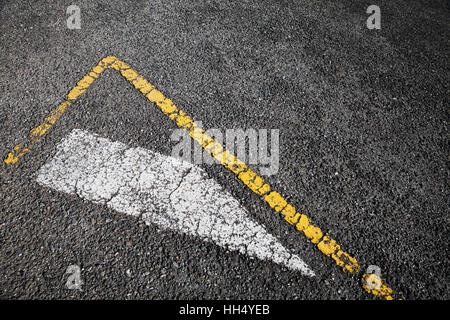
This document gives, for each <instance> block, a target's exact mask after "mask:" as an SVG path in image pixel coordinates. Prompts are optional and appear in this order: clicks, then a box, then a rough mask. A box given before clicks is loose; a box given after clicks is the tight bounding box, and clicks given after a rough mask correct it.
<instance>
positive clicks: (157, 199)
mask: <svg viewBox="0 0 450 320" xmlns="http://www.w3.org/2000/svg"><path fill="white" fill-rule="evenodd" d="M36 181H37V182H38V183H39V184H41V185H43V186H47V187H50V188H52V189H55V190H58V191H62V192H66V193H71V194H77V195H79V196H80V197H81V198H84V199H87V200H90V201H93V202H96V203H101V204H106V205H107V206H108V207H110V208H112V209H114V210H116V211H119V212H122V213H126V214H129V215H133V216H138V217H141V218H142V219H143V220H144V221H145V223H147V224H150V223H154V224H156V225H158V226H160V227H162V228H169V229H172V230H176V231H179V232H183V233H186V234H189V235H193V236H197V237H200V238H202V239H204V240H205V241H210V242H214V243H216V244H218V245H219V246H221V247H224V248H228V249H229V250H233V251H239V252H241V253H243V254H247V255H249V256H254V257H257V258H259V259H261V260H272V261H274V262H276V263H278V264H282V265H285V266H286V267H288V268H289V269H292V270H298V271H301V272H302V273H303V274H305V275H308V276H314V272H313V271H312V270H311V269H310V268H309V267H308V266H307V265H306V264H305V263H304V262H303V261H302V260H301V259H300V258H299V257H298V256H297V255H294V254H291V253H290V252H289V251H288V250H287V249H286V248H284V247H283V246H282V245H281V243H280V242H279V241H278V240H277V239H276V238H275V237H274V236H272V235H271V234H269V233H268V232H267V231H266V230H265V228H264V227H263V226H262V225H260V224H259V223H257V222H256V221H255V220H253V219H252V218H251V217H250V215H249V214H248V212H247V211H246V210H245V209H244V208H243V207H242V206H241V205H240V204H239V202H238V201H237V200H236V199H235V198H233V197H232V196H231V195H230V194H229V193H228V192H226V191H225V190H223V188H222V187H221V186H220V185H219V184H218V183H216V182H215V181H214V180H213V179H210V178H208V176H207V174H206V173H205V171H204V170H203V169H202V168H200V167H198V166H195V165H192V164H190V163H187V162H184V161H181V160H179V159H176V158H173V157H169V156H165V155H162V154H160V153H157V152H152V151H149V150H146V149H143V148H131V147H128V146H126V145H125V144H123V143H119V142H111V141H110V140H108V139H105V138H101V137H99V136H97V135H93V134H90V133H88V132H86V131H82V130H78V129H76V130H73V131H72V132H71V133H70V135H69V136H68V137H66V138H64V139H63V140H62V142H61V143H60V144H59V145H58V146H57V151H56V154H55V156H54V157H53V158H52V159H51V160H50V161H48V162H47V163H46V164H44V165H43V166H42V167H41V168H40V169H39V171H38V177H37V179H36Z"/></svg>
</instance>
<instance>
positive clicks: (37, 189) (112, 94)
mask: <svg viewBox="0 0 450 320" xmlns="http://www.w3.org/2000/svg"><path fill="white" fill-rule="evenodd" d="M71 4H75V5H77V6H78V7H79V8H80V14H81V29H69V28H68V27H67V23H66V20H67V18H68V17H69V14H67V13H66V9H67V7H68V6H69V5H71ZM371 4H376V5H378V6H379V7H380V9H381V29H379V30H377V29H368V28H367V26H366V20H367V19H368V17H369V14H367V13H366V9H367V7H368V6H369V5H371ZM449 9H450V7H449V2H448V1H445V0H442V1H425V0H421V1H412V0H396V1H385V0H377V2H376V3H373V1H366V0H362V1H361V0H354V1H347V0H346V1H318V0H308V1H303V0H302V1H293V0H284V1H282V0H278V1H275V0H274V1H268V0H255V1H250V0H239V1H235V0H232V1H211V0H210V1H198V0H195V1H172V0H169V1H162V0H151V1H148V0H146V1H130V2H125V1H81V0H77V1H1V2H0V21H1V25H0V155H1V156H2V159H5V158H6V157H7V155H8V153H9V152H11V151H12V150H13V147H14V146H16V145H17V144H19V143H20V142H21V141H23V140H24V139H25V138H26V137H27V136H29V135H30V130H31V129H32V128H35V127H37V126H38V125H39V124H40V123H42V121H43V120H44V119H45V118H46V117H47V116H48V114H49V113H50V111H51V110H53V109H55V108H56V107H57V106H58V105H59V104H60V103H61V102H63V101H64V99H65V96H66V94H67V93H68V92H69V90H71V89H72V88H73V87H74V86H75V85H76V83H77V82H78V81H79V80H80V79H81V78H82V77H83V76H84V75H85V74H87V73H88V72H89V71H90V70H91V69H92V68H93V67H95V66H96V65H97V64H98V63H99V61H101V60H102V59H103V58H105V57H107V56H115V57H117V58H118V59H120V60H121V61H124V62H126V63H127V64H128V65H129V66H131V67H132V68H133V69H134V70H136V71H137V72H138V73H139V74H140V75H141V76H142V77H144V78H145V79H146V80H148V82H150V83H151V84H153V85H154V86H156V87H157V88H158V90H160V91H161V92H162V93H163V94H164V96H165V97H167V98H170V99H171V100H172V101H173V102H174V103H175V104H176V106H178V107H179V108H181V109H182V110H183V111H185V112H186V113H188V114H189V115H191V117H192V118H193V119H194V120H195V121H199V122H201V123H202V125H203V127H204V128H205V129H208V128H216V129H219V130H222V131H223V132H225V129H230V128H234V129H237V128H242V129H255V130H261V129H278V130H279V168H278V171H277V172H276V174H272V175H269V176H263V178H264V179H265V181H266V182H267V183H268V184H269V185H270V186H271V188H272V189H273V190H277V191H278V192H279V193H280V194H282V195H283V197H284V198H285V199H286V200H287V201H288V202H289V203H291V204H293V205H295V207H296V208H297V210H298V211H299V212H301V213H304V214H305V215H307V216H308V217H309V218H310V219H311V221H313V222H314V224H315V225H316V226H319V227H320V228H321V230H323V231H324V233H325V232H326V233H328V234H329V236H330V237H332V238H333V239H335V240H336V241H337V243H339V245H340V246H341V247H342V248H343V249H344V250H345V251H346V252H348V253H349V254H350V255H351V256H352V257H355V258H356V259H357V261H358V263H359V265H360V268H361V270H360V271H359V272H354V273H351V272H348V271H347V272H344V271H343V270H342V268H341V267H339V266H338V265H337V264H336V263H335V261H334V260H333V259H331V258H330V257H327V256H326V255H325V254H323V253H322V252H321V251H320V250H319V249H318V246H317V245H316V244H313V243H311V241H310V239H308V238H307V237H306V236H305V234H304V233H303V232H299V231H297V230H296V227H295V226H292V225H290V224H289V223H287V222H286V221H285V220H284V219H283V216H282V215H281V214H280V213H276V212H275V211H274V210H273V209H272V208H271V207H270V206H269V205H268V204H267V202H265V201H264V200H262V199H261V197H259V196H257V195H256V194H255V193H253V192H252V191H251V190H250V189H249V188H247V187H246V186H245V184H243V183H242V182H241V180H239V179H238V177H237V176H236V175H235V174H234V173H232V172H231V171H229V170H227V169H226V168H224V167H223V166H221V165H220V164H215V165H208V164H195V165H193V164H180V163H179V162H177V161H175V160H173V158H171V155H172V150H173V148H174V147H175V145H176V142H174V141H172V140H171V135H172V133H173V130H174V129H177V125H176V123H174V122H173V121H171V120H170V119H169V118H168V117H167V116H166V115H165V114H163V113H162V112H161V111H160V110H159V108H158V107H157V106H156V105H155V104H153V103H151V102H150V101H148V99H146V98H145V97H144V96H143V95H142V94H141V93H140V92H139V91H137V90H136V89H135V88H134V87H133V86H132V85H130V83H129V82H128V81H126V79H124V77H122V75H121V74H120V73H118V72H116V71H114V70H107V71H104V72H103V73H102V74H101V76H99V78H98V79H96V80H95V82H94V83H93V84H92V85H90V86H89V88H88V89H87V90H86V92H84V93H83V94H82V95H80V96H79V97H78V98H77V99H76V101H74V102H73V103H72V105H71V106H70V107H69V108H68V110H67V111H66V112H65V113H64V115H63V116H62V117H61V118H60V119H59V120H58V121H57V122H56V123H55V125H54V126H52V128H51V129H50V130H48V132H47V133H46V134H45V135H43V136H42V138H41V139H40V140H39V141H38V142H36V143H35V144H34V145H33V148H32V149H31V150H30V151H29V152H28V153H26V154H25V155H24V156H23V157H21V158H20V161H18V162H17V163H14V164H6V163H5V162H3V161H2V165H1V167H0V298H2V299H26V298H33V299H35V298H40V299H53V298H57V299H72V298H77V299H106V298H113V299H197V298H199V299H364V300H366V299H382V297H380V296H375V295H373V294H370V293H369V292H367V291H366V290H365V289H364V288H363V285H362V275H363V274H364V273H365V272H366V270H367V268H369V266H370V265H372V266H377V267H378V268H379V271H380V272H381V278H382V279H383V282H384V283H386V285H388V286H389V288H391V289H392V296H393V297H394V298H403V299H449V277H448V274H449V271H450V270H449V222H450V219H449V216H448V208H449V199H450V198H449V143H448V141H449V140H448V138H449V132H448V128H449V126H448V121H449V93H450V92H449V49H450V46H449V42H450V40H449V39H450V37H449V36H450V32H449V27H450V12H449ZM258 132H259V131H258ZM133 161H134V162H133ZM249 166H250V167H251V168H254V169H255V171H257V172H259V171H258V170H259V169H258V167H255V166H253V167H252V165H249ZM143 176H144V178H142V177H143ZM136 177H138V178H136ZM136 179H141V180H142V179H143V180H142V181H144V182H146V183H147V182H148V183H149V184H148V185H143V184H142V183H141V182H140V181H141V180H136ZM108 188H109V189H108ZM108 192H109V193H108ZM227 210H228V211H227ZM211 217H214V218H211ZM211 219H215V220H211ZM230 219H231V220H230ZM233 219H234V220H233ZM230 221H231V222H230ZM241 222H242V223H241ZM240 223H241V224H240ZM190 224H192V226H191V225H190ZM231 224H233V228H234V229H232V231H230V230H229V229H228V227H229V226H230V225H231ZM235 225H238V226H240V227H239V228H240V229H239V228H238V227H235ZM208 228H210V229H208ZM236 230H237V231H236ZM269 240H270V241H269ZM239 241H240V242H239ZM259 246H262V247H259ZM69 266H75V267H71V268H75V269H71V268H69ZM77 267H79V275H80V279H81V281H82V283H81V284H79V286H77V287H76V288H75V289H73V288H72V289H70V288H69V287H70V286H69V287H68V286H67V282H68V280H69V277H73V276H74V275H76V272H75V271H76V268H77ZM68 268H69V270H68ZM73 270H75V271H73ZM66 271H69V272H68V273H66ZM74 283H75V282H74ZM77 288H78V289H77ZM79 289H81V290H79Z"/></svg>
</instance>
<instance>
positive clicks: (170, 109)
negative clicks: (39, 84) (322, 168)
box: [4, 56, 393, 300]
mask: <svg viewBox="0 0 450 320" xmlns="http://www.w3.org/2000/svg"><path fill="white" fill-rule="evenodd" d="M106 69H114V70H117V71H118V72H120V74H121V75H122V76H123V77H124V78H125V79H127V80H128V81H129V82H130V83H131V84H132V85H133V86H134V87H135V88H136V89H137V90H139V91H140V92H141V93H142V94H143V95H144V96H145V97H146V98H147V99H148V100H149V101H151V102H153V103H155V104H156V105H157V106H158V107H159V108H160V109H161V111H162V112H163V113H164V114H166V115H167V116H168V117H169V119H171V120H173V121H174V122H175V123H176V124H177V126H178V127H180V128H183V129H185V130H187V131H188V132H189V135H190V136H191V138H192V139H193V140H195V141H196V142H197V143H199V144H200V145H201V146H202V147H203V148H204V149H205V150H206V151H208V152H209V153H210V154H211V155H212V156H213V157H214V158H215V159H217V160H218V161H219V162H220V163H221V164H222V165H223V166H224V167H225V168H227V169H229V170H230V171H232V172H233V173H234V174H235V175H236V176H237V177H238V178H239V179H240V180H241V181H242V182H243V183H244V184H245V185H246V186H247V187H248V188H250V190H252V191H253V192H254V193H255V194H257V195H258V196H260V197H261V198H262V199H263V200H264V201H266V202H267V203H268V205H269V206H270V207H271V208H273V209H274V210H275V212H277V213H281V215H282V216H283V217H284V219H285V220H286V221H287V222H288V223H290V224H291V225H293V226H294V227H295V228H296V229H297V230H298V231H300V232H302V233H303V234H304V235H305V236H306V237H307V238H308V239H309V240H310V241H311V242H312V243H313V244H315V245H316V246H317V248H318V249H319V250H320V251H321V252H322V253H323V254H325V255H326V256H328V257H330V258H331V259H333V261H334V262H335V263H336V264H337V265H338V266H339V267H341V268H342V269H343V270H344V271H345V272H349V273H356V274H357V273H359V272H360V269H361V268H360V265H359V263H358V261H357V260H356V259H355V258H354V257H352V256H351V255H350V254H348V253H347V252H345V251H344V250H343V249H342V247H341V246H340V245H339V244H338V243H337V242H336V240H334V239H332V238H331V237H330V236H329V235H328V234H327V233H324V232H323V231H322V230H321V229H320V228H319V227H317V226H315V225H314V224H312V222H311V220H310V219H309V217H308V216H306V215H305V214H302V213H300V212H298V210H297V209H296V208H295V207H294V206H293V205H291V204H289V203H288V202H287V201H286V200H285V199H284V197H283V196H282V195H281V194H279V193H278V192H277V191H275V190H273V189H272V188H271V187H270V186H269V185H268V184H267V183H266V182H265V181H264V180H263V179H262V178H261V177H260V176H259V175H257V174H256V173H255V172H254V171H252V170H251V169H250V168H248V167H247V165H246V164H245V163H244V162H242V161H240V160H239V159H238V158H236V157H235V156H234V155H233V154H232V153H231V152H229V151H228V150H226V149H225V148H224V147H223V146H222V145H221V144H220V143H219V142H218V141H217V140H216V139H214V138H211V137H209V136H208V135H206V134H205V130H204V129H202V128H200V127H199V126H198V125H197V124H196V123H195V122H194V121H193V120H192V118H191V117H190V116H189V115H188V114H186V113H185V112H184V111H182V110H181V109H179V108H178V107H177V106H175V105H174V104H173V102H172V101H171V100H170V99H168V98H166V97H165V96H164V95H163V94H162V93H161V92H160V91H159V90H157V89H156V88H155V86H153V85H152V84H151V83H149V82H148V81H147V80H146V79H145V78H144V77H142V76H141V75H139V74H138V73H137V72H136V71H135V70H134V69H132V68H131V67H130V66H129V65H128V64H126V63H125V62H123V61H120V60H119V59H118V58H116V57H112V56H109V57H106V58H104V59H102V60H101V61H100V62H99V64H98V65H97V66H95V67H94V68H92V70H91V71H90V72H89V73H88V74H87V75H85V76H84V77H83V78H82V79H81V80H80V81H79V82H78V83H77V85H76V86H75V87H73V88H72V89H71V90H70V91H69V93H68V94H67V96H66V100H65V101H63V102H62V103H61V104H60V105H59V106H58V107H57V108H56V109H55V110H53V111H51V113H50V115H49V116H48V117H47V118H46V119H45V121H44V122H43V123H41V124H40V125H39V126H37V127H36V128H34V129H32V130H31V132H30V135H29V136H28V138H27V140H26V141H24V142H22V143H19V144H18V145H16V146H15V147H14V148H13V151H12V152H10V153H9V154H8V156H7V158H6V159H5V160H4V161H5V163H6V164H13V163H16V162H18V160H19V159H20V158H21V157H22V156H23V155H25V154H26V153H27V152H29V151H30V149H31V147H32V146H33V145H34V144H35V143H36V142H37V141H39V139H40V137H42V136H43V135H44V134H46V133H47V131H48V130H49V129H50V128H51V127H52V126H53V125H54V124H55V123H56V121H57V120H58V119H59V118H60V117H61V116H62V115H63V114H64V113H65V112H66V111H67V108H68V107H69V106H70V105H71V104H72V103H73V102H74V101H75V100H76V99H77V98H78V97H79V96H80V95H81V94H82V93H84V92H85V91H86V89H87V88H88V87H89V86H90V85H91V84H92V83H93V82H94V81H95V79H96V78H97V77H98V76H99V75H100V74H101V73H102V72H103V71H104V70H106ZM369 277H370V279H371V280H372V281H373V280H376V282H377V283H378V286H376V289H371V288H369V287H368V286H367V284H366V283H367V282H366V281H367V280H368V278H369ZM374 277H375V278H374ZM362 280H363V288H364V289H365V290H366V291H367V292H369V293H371V294H373V295H376V296H382V297H384V298H386V299H388V300H391V299H393V297H392V293H393V292H392V289H391V288H389V287H388V286H387V285H386V284H384V283H383V282H382V280H381V278H379V277H377V276H376V275H373V274H370V275H368V274H364V275H363V276H362Z"/></svg>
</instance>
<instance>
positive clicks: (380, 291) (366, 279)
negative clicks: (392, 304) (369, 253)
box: [362, 273, 394, 300]
mask: <svg viewBox="0 0 450 320" xmlns="http://www.w3.org/2000/svg"><path fill="white" fill-rule="evenodd" d="M362 281H363V288H364V289H365V290H366V291H367V292H369V293H371V294H373V295H375V296H382V297H384V298H385V299H386V300H393V299H394V297H392V289H391V288H389V287H388V286H387V285H386V284H384V283H383V280H382V279H381V278H380V277H379V276H377V275H376V274H373V273H371V274H367V273H365V274H364V275H363V277H362ZM368 283H371V284H373V285H372V286H371V287H374V288H373V289H371V288H369V286H368V285H367V284H368Z"/></svg>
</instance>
